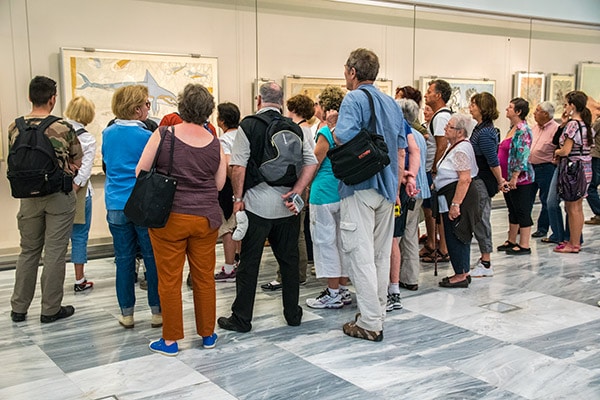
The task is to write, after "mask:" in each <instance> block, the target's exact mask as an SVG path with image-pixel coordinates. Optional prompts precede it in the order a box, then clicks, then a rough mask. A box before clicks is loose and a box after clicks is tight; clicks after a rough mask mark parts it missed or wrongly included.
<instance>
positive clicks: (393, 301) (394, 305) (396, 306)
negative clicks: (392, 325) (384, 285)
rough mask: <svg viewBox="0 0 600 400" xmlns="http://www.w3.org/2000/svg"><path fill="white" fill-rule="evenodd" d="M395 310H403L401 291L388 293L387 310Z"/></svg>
mask: <svg viewBox="0 0 600 400" xmlns="http://www.w3.org/2000/svg"><path fill="white" fill-rule="evenodd" d="M394 310H402V299H401V298H400V293H388V295H387V304H386V306H385V311H387V312H390V311H394Z"/></svg>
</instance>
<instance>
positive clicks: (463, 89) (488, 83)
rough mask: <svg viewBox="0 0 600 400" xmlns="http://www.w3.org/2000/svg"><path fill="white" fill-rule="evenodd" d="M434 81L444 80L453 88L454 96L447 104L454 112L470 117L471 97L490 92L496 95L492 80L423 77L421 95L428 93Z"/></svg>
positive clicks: (494, 84)
mask: <svg viewBox="0 0 600 400" xmlns="http://www.w3.org/2000/svg"><path fill="white" fill-rule="evenodd" d="M434 79H443V80H445V81H446V82H448V83H449V84H450V86H451V87H452V95H451V96H450V100H449V101H448V103H446V104H447V106H448V107H450V108H451V109H452V111H454V112H459V113H462V114H467V115H469V114H470V113H469V104H471V97H473V96H474V95H476V94H477V93H482V92H488V93H491V94H492V95H496V81H494V80H491V79H486V78H484V79H460V78H440V77H431V76H429V77H427V76H423V77H421V94H422V95H423V96H424V95H425V92H426V91H427V87H428V83H429V82H430V81H432V80H434Z"/></svg>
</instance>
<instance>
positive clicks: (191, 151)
mask: <svg viewBox="0 0 600 400" xmlns="http://www.w3.org/2000/svg"><path fill="white" fill-rule="evenodd" d="M166 134H167V137H165V140H164V143H163V147H162V149H161V152H160V154H159V156H158V161H157V163H156V169H157V171H159V172H160V173H162V174H166V173H167V170H168V165H169V156H170V151H171V145H172V140H171V138H172V136H171V134H170V132H166ZM220 149H221V146H220V144H219V140H218V139H216V138H214V137H213V140H212V141H211V142H210V143H209V144H207V145H206V146H204V147H193V146H190V145H188V144H186V143H184V142H182V141H181V140H179V139H178V138H177V137H175V149H174V152H173V168H172V170H171V175H172V176H173V177H175V178H177V190H176V191H175V198H174V199H173V208H172V210H171V212H173V213H178V214H189V215H196V216H200V217H206V218H207V219H208V221H209V223H210V227H211V228H213V229H216V228H218V227H219V226H221V209H220V207H219V192H218V191H217V184H216V182H215V174H216V173H217V170H218V169H219V163H220V161H221V152H220Z"/></svg>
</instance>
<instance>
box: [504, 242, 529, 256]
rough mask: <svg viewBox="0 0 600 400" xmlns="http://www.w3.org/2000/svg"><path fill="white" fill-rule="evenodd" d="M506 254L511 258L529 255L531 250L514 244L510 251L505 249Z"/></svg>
mask: <svg viewBox="0 0 600 400" xmlns="http://www.w3.org/2000/svg"><path fill="white" fill-rule="evenodd" d="M515 249H516V250H515ZM506 254H508V255H513V256H516V255H525V254H531V248H525V247H521V246H520V245H518V244H516V245H514V246H513V247H511V248H510V249H506Z"/></svg>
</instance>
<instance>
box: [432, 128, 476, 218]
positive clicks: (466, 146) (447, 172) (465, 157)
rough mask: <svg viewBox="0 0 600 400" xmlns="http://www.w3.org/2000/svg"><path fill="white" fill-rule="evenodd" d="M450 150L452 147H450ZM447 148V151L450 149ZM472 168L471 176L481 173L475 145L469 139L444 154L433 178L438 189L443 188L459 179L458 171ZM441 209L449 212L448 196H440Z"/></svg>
mask: <svg viewBox="0 0 600 400" xmlns="http://www.w3.org/2000/svg"><path fill="white" fill-rule="evenodd" d="M448 150H450V148H448ZM448 150H446V151H448ZM467 170H470V173H471V178H474V177H476V176H477V174H478V173H479V168H478V167H477V160H476V159H475V152H474V151H473V146H472V145H471V142H469V141H468V140H463V141H462V142H460V143H459V144H457V145H456V146H455V147H454V148H453V149H452V150H450V152H448V155H446V156H445V157H443V156H442V158H441V159H440V161H438V165H437V175H436V176H435V179H434V180H433V184H434V185H435V188H436V189H438V190H439V189H441V188H443V187H444V186H446V185H449V184H450V183H452V182H456V181H458V171H467ZM438 201H439V211H440V212H442V213H443V212H448V203H447V202H446V197H444V196H438Z"/></svg>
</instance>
